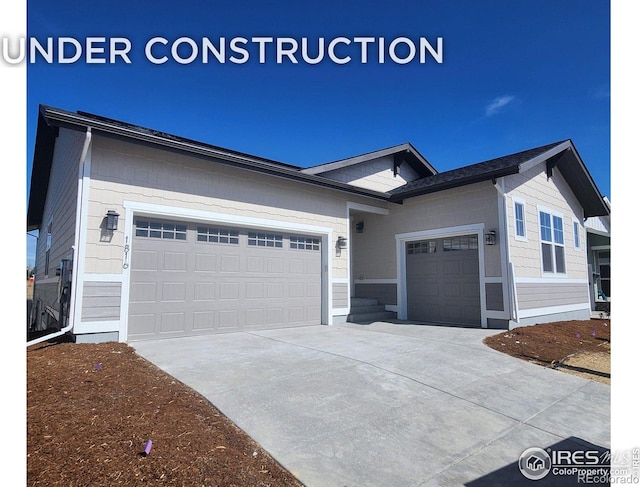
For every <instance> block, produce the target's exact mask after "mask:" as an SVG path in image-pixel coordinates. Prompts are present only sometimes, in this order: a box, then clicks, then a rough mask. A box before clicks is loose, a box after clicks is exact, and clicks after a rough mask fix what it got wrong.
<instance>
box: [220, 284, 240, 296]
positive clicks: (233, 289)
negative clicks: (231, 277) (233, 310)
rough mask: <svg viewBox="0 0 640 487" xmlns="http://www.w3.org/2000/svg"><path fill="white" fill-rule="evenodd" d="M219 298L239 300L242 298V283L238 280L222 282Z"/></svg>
mask: <svg viewBox="0 0 640 487" xmlns="http://www.w3.org/2000/svg"><path fill="white" fill-rule="evenodd" d="M219 299H221V300H224V299H227V300H229V299H230V300H233V301H238V300H239V299H240V284H239V283H237V282H228V281H227V282H221V283H220V294H219Z"/></svg>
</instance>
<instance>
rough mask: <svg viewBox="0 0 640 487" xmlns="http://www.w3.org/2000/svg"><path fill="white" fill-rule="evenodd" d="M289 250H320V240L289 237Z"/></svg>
mask: <svg viewBox="0 0 640 487" xmlns="http://www.w3.org/2000/svg"><path fill="white" fill-rule="evenodd" d="M289 248H292V249H297V250H320V239H319V238H313V237H294V236H293V235H292V236H290V237H289Z"/></svg>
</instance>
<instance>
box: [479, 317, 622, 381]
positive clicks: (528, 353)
mask: <svg viewBox="0 0 640 487" xmlns="http://www.w3.org/2000/svg"><path fill="white" fill-rule="evenodd" d="M484 343H485V344H486V345H487V346H489V347H491V348H493V349H495V350H498V351H500V352H503V353H506V354H508V355H511V356H513V357H517V358H520V359H523V360H528V361H530V362H534V363H537V364H540V365H543V366H546V367H553V368H556V369H558V370H561V371H563V372H567V373H570V374H575V375H579V376H581V377H586V378H588V379H591V380H595V381H598V382H603V383H606V384H611V320H595V319H592V320H584V321H562V322H557V323H544V324H539V325H533V326H522V327H519V328H515V329H513V330H510V331H504V332H500V333H497V334H496V335H492V336H490V337H487V338H485V339H484Z"/></svg>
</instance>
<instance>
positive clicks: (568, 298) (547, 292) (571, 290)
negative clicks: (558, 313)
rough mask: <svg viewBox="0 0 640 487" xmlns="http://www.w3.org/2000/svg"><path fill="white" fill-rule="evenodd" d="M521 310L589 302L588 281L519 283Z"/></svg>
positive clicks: (519, 305)
mask: <svg viewBox="0 0 640 487" xmlns="http://www.w3.org/2000/svg"><path fill="white" fill-rule="evenodd" d="M516 292H517V293H518V307H519V308H520V309H521V310H526V309H534V308H547V307H550V306H565V305H570V304H582V303H589V295H588V290H587V283H586V282H585V283H584V284H580V283H576V284H572V283H570V284H567V283H562V282H559V283H557V284H555V283H545V284H537V283H517V284H516Z"/></svg>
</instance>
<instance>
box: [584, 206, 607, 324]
mask: <svg viewBox="0 0 640 487" xmlns="http://www.w3.org/2000/svg"><path fill="white" fill-rule="evenodd" d="M604 201H605V203H606V205H607V208H609V211H611V202H610V201H609V199H608V198H607V197H606V196H605V197H604ZM584 226H585V229H586V231H587V261H588V264H589V275H590V276H591V309H592V310H594V311H606V312H609V304H602V303H609V302H610V300H611V217H610V215H609V214H607V215H602V216H593V217H590V218H587V220H586V221H585V223H584ZM596 303H598V304H596ZM598 308H600V309H598Z"/></svg>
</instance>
